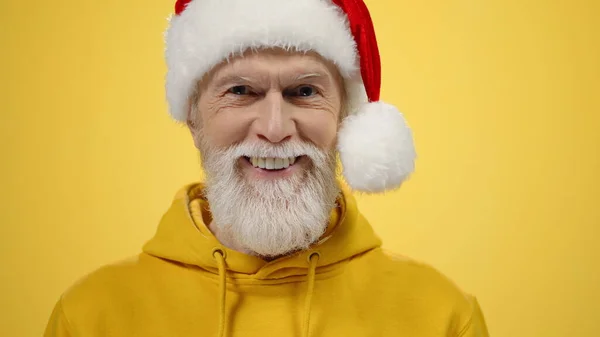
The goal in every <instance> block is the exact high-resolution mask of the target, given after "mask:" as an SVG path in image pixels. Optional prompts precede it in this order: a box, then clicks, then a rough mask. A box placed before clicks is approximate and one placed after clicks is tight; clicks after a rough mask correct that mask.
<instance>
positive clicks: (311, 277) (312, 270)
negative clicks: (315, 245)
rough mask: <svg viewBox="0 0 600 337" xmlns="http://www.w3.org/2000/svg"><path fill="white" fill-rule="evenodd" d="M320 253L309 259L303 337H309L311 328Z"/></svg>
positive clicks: (313, 254) (311, 255) (312, 255)
mask: <svg viewBox="0 0 600 337" xmlns="http://www.w3.org/2000/svg"><path fill="white" fill-rule="evenodd" d="M319 256H320V255H319V253H317V252H315V253H312V254H310V256H309V257H308V263H309V267H308V282H307V288H306V298H305V300H304V326H303V328H302V337H308V336H309V328H310V307H311V304H312V297H313V290H314V288H315V274H316V269H317V263H318V262H319Z"/></svg>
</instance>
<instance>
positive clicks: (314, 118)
mask: <svg viewBox="0 0 600 337" xmlns="http://www.w3.org/2000/svg"><path fill="white" fill-rule="evenodd" d="M297 126H298V129H299V132H300V134H301V136H302V137H303V138H306V139H308V140H309V141H311V142H312V143H314V144H315V145H316V146H318V147H319V148H321V149H331V148H333V147H334V146H335V141H336V137H337V129H338V123H337V116H334V115H333V114H331V113H329V112H324V111H317V112H315V113H310V114H305V115H304V116H302V117H301V118H298V119H297Z"/></svg>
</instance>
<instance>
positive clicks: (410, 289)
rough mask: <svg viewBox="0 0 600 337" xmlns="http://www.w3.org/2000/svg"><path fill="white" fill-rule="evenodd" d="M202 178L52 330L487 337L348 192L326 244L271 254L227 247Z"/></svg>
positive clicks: (63, 311) (90, 283)
mask: <svg viewBox="0 0 600 337" xmlns="http://www.w3.org/2000/svg"><path fill="white" fill-rule="evenodd" d="M209 223H210V212H209V211H208V204H207V202H206V200H205V199H204V198H203V197H202V185H201V184H192V185H188V186H186V187H184V188H183V189H182V190H180V191H179V192H178V193H177V195H176V197H175V199H174V201H173V203H172V205H171V207H170V209H169V210H168V211H167V212H166V214H165V215H164V216H163V218H162V220H161V222H160V224H159V227H158V230H157V233H156V235H155V236H154V238H152V239H151V240H150V241H149V242H148V243H147V244H146V245H145V246H144V248H143V252H142V253H140V254H139V255H138V256H136V257H135V258H132V259H130V260H128V261H123V262H120V263H116V264H112V265H108V266H105V267H103V268H101V269H99V270H97V271H95V272H93V273H91V274H90V275H88V276H86V277H85V278H83V279H82V280H80V281H79V282H78V283H76V284H75V285H73V286H72V287H71V288H70V289H69V290H67V291H66V292H65V293H64V294H63V296H62V297H61V298H60V300H59V301H58V303H57V304H56V306H55V308H54V311H53V312H52V315H51V317H50V321H49V323H48V325H47V328H46V332H45V336H46V337H67V336H69V337H71V336H72V337H109V336H110V337H133V336H144V337H158V336H164V337H166V336H168V337H180V336H181V337H184V336H185V337H205V336H206V337H213V336H214V337H222V336H231V337H254V336H298V337H306V336H315V337H317V336H348V337H354V336H357V337H358V336H407V337H442V336H448V337H459V336H460V337H487V336H488V332H487V328H486V325H485V322H484V318H483V315H482V312H481V310H480V308H479V305H478V303H477V301H476V299H475V298H474V297H473V296H471V295H469V294H466V293H464V292H462V291H461V290H460V289H459V288H458V287H457V286H456V285H454V284H453V283H452V282H451V281H450V280H448V279H447V278H446V277H444V276H443V275H441V274H440V273H439V272H438V271H436V270H435V269H433V268H431V267H429V266H427V265H425V264H422V263H419V262H416V261H413V260H411V259H408V258H406V257H402V256H395V255H392V254H390V253H388V252H386V251H384V250H383V249H382V248H381V241H380V239H379V238H378V237H377V236H376V235H375V233H374V232H373V229H372V228H371V226H370V225H369V223H368V222H367V220H366V219H365V218H364V217H363V216H362V215H361V214H360V213H359V211H358V209H357V205H356V202H355V200H354V198H353V196H352V195H351V193H350V192H349V191H348V190H347V189H345V188H343V190H342V195H341V196H340V198H338V202H337V207H336V209H335V210H334V211H332V214H331V217H330V222H329V225H328V227H327V230H326V232H325V234H324V235H323V236H322V238H321V240H320V241H319V242H318V243H317V244H315V245H314V246H313V247H311V249H309V250H306V251H302V252H299V253H296V254H293V255H290V256H287V257H283V258H279V259H276V260H274V261H270V262H267V261H264V260H263V259H261V258H258V257H255V256H250V255H245V254H243V253H240V252H237V251H233V250H230V249H228V248H226V247H224V246H223V245H222V244H221V243H219V241H218V240H217V239H216V238H215V237H214V236H213V234H212V233H211V232H210V231H209V230H208V227H207V225H208V224H209Z"/></svg>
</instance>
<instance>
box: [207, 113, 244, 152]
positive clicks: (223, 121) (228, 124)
mask: <svg viewBox="0 0 600 337" xmlns="http://www.w3.org/2000/svg"><path fill="white" fill-rule="evenodd" d="M236 112H237V113H236ZM251 123H252V120H251V119H249V118H240V113H239V112H238V111H220V112H219V113H217V114H215V115H213V116H211V117H209V118H207V119H206V123H205V124H204V126H205V131H204V134H205V135H206V137H207V138H208V140H209V141H210V142H211V144H213V145H214V146H217V147H228V146H230V145H233V144H235V143H237V142H241V141H243V140H244V139H245V138H246V135H247V134H248V130H249V128H250V125H251Z"/></svg>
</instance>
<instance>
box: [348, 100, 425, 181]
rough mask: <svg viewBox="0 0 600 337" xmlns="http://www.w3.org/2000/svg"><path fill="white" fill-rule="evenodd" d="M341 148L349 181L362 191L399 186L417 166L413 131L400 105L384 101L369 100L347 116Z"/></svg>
mask: <svg viewBox="0 0 600 337" xmlns="http://www.w3.org/2000/svg"><path fill="white" fill-rule="evenodd" d="M338 151H339V153H340V159H341V161H342V165H343V173H344V177H345V179H346V181H347V182H348V184H349V185H350V187H352V188H353V189H355V190H358V191H362V192H369V193H378V192H384V191H389V190H393V189H396V188H398V187H400V185H401V184H402V182H403V181H405V180H406V179H407V178H408V176H409V175H410V174H411V173H412V172H413V171H414V167H415V159H416V152H415V147H414V143H413V137H412V132H411V130H410V128H409V127H408V125H407V123H406V121H405V120H404V117H403V115H402V114H401V113H400V112H399V111H398V110H397V109H396V107H394V106H392V105H389V104H386V103H383V102H375V103H367V104H365V105H364V106H363V107H362V108H361V109H360V110H359V111H358V112H357V113H356V114H354V115H350V116H348V117H346V119H345V120H344V122H343V124H342V127H341V129H340V132H339V135H338Z"/></svg>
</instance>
